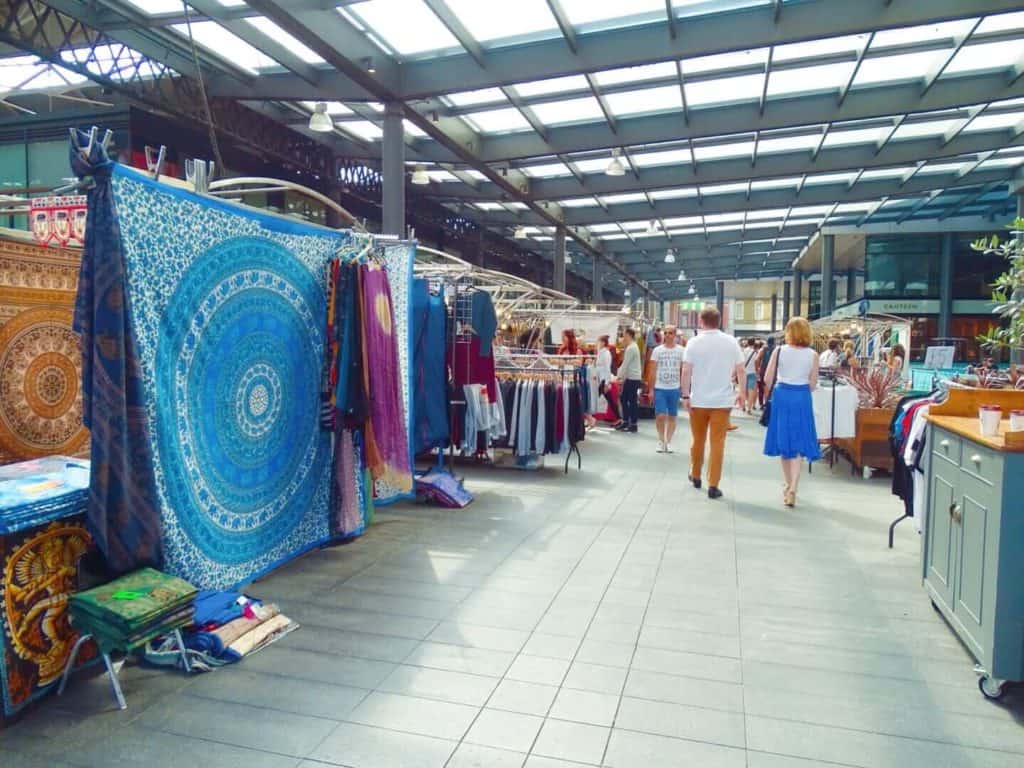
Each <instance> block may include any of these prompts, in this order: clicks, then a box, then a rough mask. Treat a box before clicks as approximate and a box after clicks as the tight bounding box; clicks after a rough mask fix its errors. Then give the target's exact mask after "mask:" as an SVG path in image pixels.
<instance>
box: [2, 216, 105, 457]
mask: <svg viewBox="0 0 1024 768" xmlns="http://www.w3.org/2000/svg"><path fill="white" fill-rule="evenodd" d="M80 260H81V251H79V250H77V249H65V248H46V247H42V246H39V245H36V244H35V243H34V242H33V241H32V237H31V235H29V234H28V233H24V235H23V236H22V235H21V233H16V232H13V231H11V230H0V464H7V463H10V462H12V461H22V460H24V459H30V458H36V457H38V456H48V455H51V454H63V455H65V456H85V455H88V452H89V435H88V431H87V430H86V429H85V428H84V427H83V426H82V386H81V382H82V357H81V347H80V345H79V341H78V335H77V334H75V333H74V332H73V331H72V330H71V321H72V315H73V309H74V304H75V291H76V288H77V285H78V266H79V262H80Z"/></svg>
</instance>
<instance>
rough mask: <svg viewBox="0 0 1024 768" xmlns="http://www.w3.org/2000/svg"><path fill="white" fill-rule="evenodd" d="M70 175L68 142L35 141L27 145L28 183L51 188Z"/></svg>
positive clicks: (61, 182)
mask: <svg viewBox="0 0 1024 768" xmlns="http://www.w3.org/2000/svg"><path fill="white" fill-rule="evenodd" d="M70 175H71V169H70V168H69V166H68V142H67V139H64V140H63V141H36V142H33V143H31V144H29V145H28V185H29V186H30V187H46V188H47V189H52V188H54V187H59V186H60V185H61V184H63V183H64V179H65V178H66V177H68V176H70Z"/></svg>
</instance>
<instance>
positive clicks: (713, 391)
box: [682, 307, 746, 499]
mask: <svg viewBox="0 0 1024 768" xmlns="http://www.w3.org/2000/svg"><path fill="white" fill-rule="evenodd" d="M721 323H722V316H721V315H720V314H719V312H718V310H717V309H715V308H714V307H708V308H707V309H704V310H703V311H701V313H700V328H701V331H700V333H699V334H697V337H696V338H694V339H691V340H690V343H689V344H687V345H686V361H685V362H684V363H683V373H682V391H683V403H684V405H685V406H686V409H687V410H688V411H689V412H690V431H691V432H692V433H693V443H692V444H691V446H690V482H691V483H692V484H693V487H694V488H700V485H701V472H702V470H703V468H704V447H705V443H706V442H707V438H708V431H709V429H710V431H711V456H710V466H709V467H708V498H712V499H718V498H721V496H722V492H721V491H720V490H719V489H718V483H719V482H720V481H721V479H722V463H723V462H724V460H725V433H726V432H727V431H728V429H729V413H730V412H731V411H732V408H733V406H734V405H735V406H736V407H738V408H742V407H743V403H744V398H743V393H742V391H741V392H739V393H737V392H736V390H735V389H734V387H733V381H737V382H743V381H744V380H745V378H746V377H745V374H744V370H743V352H742V351H741V350H740V345H739V343H737V341H736V339H735V338H734V337H732V336H730V335H729V334H727V333H723V332H722V331H721V330H719V326H720V325H721Z"/></svg>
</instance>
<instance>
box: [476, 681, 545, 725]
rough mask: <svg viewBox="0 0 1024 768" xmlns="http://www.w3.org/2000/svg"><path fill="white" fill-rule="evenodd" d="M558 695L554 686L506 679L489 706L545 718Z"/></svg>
mask: <svg viewBox="0 0 1024 768" xmlns="http://www.w3.org/2000/svg"><path fill="white" fill-rule="evenodd" d="M557 693H558V688H556V687H555V686H553V685H541V684H539V683H526V682H523V681H521V680H508V679H506V680H502V681H501V682H500V683H499V684H498V687H497V689H495V691H494V694H493V695H492V696H491V698H490V701H488V702H487V706H488V707H492V708H495V709H504V710H508V711H509V712H521V713H523V714H528V715H540V716H541V717H544V716H545V715H547V713H548V710H549V709H550V708H551V703H552V702H553V701H554V700H555V695H556V694H557Z"/></svg>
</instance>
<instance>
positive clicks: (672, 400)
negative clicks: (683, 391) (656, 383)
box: [654, 389, 679, 417]
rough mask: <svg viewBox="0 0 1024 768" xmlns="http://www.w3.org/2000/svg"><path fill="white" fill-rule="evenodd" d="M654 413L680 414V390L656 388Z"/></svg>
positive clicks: (660, 414) (659, 414)
mask: <svg viewBox="0 0 1024 768" xmlns="http://www.w3.org/2000/svg"><path fill="white" fill-rule="evenodd" d="M654 413H655V415H656V416H662V415H668V416H673V417H674V416H678V415H679V390H678V389H655V390H654Z"/></svg>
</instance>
